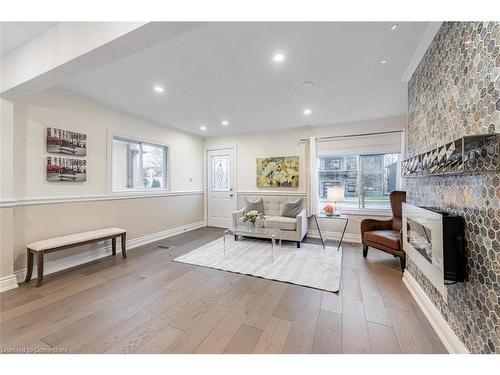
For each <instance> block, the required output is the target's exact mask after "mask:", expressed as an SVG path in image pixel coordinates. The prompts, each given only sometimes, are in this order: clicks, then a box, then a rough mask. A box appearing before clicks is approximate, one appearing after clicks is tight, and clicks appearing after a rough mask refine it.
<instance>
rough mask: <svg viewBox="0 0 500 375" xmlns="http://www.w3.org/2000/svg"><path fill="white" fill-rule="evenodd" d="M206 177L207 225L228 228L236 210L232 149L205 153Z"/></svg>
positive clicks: (234, 169)
mask: <svg viewBox="0 0 500 375" xmlns="http://www.w3.org/2000/svg"><path fill="white" fill-rule="evenodd" d="M207 177H208V181H207V192H208V194H207V197H208V198H207V225H208V226H209V227H219V228H229V227H231V221H232V213H233V211H235V210H236V195H235V193H234V187H235V186H236V168H235V160H234V149H233V148H225V149H220V150H209V151H207Z"/></svg>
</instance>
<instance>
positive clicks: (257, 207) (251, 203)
mask: <svg viewBox="0 0 500 375" xmlns="http://www.w3.org/2000/svg"><path fill="white" fill-rule="evenodd" d="M249 211H257V212H260V213H262V215H264V214H265V212H264V201H263V200H262V198H259V199H256V200H251V199H249V198H245V213H247V212H249Z"/></svg>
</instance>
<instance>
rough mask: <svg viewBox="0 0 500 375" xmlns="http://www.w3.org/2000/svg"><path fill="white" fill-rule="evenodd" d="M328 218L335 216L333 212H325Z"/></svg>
mask: <svg viewBox="0 0 500 375" xmlns="http://www.w3.org/2000/svg"><path fill="white" fill-rule="evenodd" d="M325 215H326V216H333V212H325Z"/></svg>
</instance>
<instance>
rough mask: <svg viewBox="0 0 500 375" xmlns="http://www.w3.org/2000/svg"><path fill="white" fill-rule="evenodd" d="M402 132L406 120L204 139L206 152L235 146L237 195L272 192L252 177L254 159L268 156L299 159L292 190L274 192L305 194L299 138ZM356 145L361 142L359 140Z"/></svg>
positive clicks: (301, 147) (253, 173) (394, 119)
mask: <svg viewBox="0 0 500 375" xmlns="http://www.w3.org/2000/svg"><path fill="white" fill-rule="evenodd" d="M405 128H406V118H405V117H400V118H392V119H385V120H375V121H365V122H358V123H349V124H339V125H331V126H321V127H307V128H300V129H291V130H288V131H280V132H266V133H256V134H241V135H236V136H227V137H224V136H222V137H209V138H206V139H205V147H206V148H208V149H211V148H217V147H224V146H231V145H236V147H237V165H238V191H243V192H246V191H253V192H255V191H267V192H269V191H272V190H273V189H268V188H264V189H263V188H257V184H256V176H255V159H256V158H260V157H268V156H294V155H298V156H299V158H300V159H299V163H300V176H299V178H300V180H299V187H298V188H296V189H278V190H276V189H274V191H279V192H283V191H296V192H305V159H304V158H305V146H304V144H298V141H299V140H300V139H301V138H307V137H311V136H315V137H325V136H338V135H350V134H362V133H374V132H382V131H391V130H400V129H405ZM359 142H363V140H362V139H360V141H359Z"/></svg>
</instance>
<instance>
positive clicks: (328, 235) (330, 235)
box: [307, 229, 361, 243]
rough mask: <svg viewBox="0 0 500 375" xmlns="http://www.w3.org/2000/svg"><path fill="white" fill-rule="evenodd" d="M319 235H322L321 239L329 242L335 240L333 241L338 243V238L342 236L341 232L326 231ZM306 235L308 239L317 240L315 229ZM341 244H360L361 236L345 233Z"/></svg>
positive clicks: (317, 233) (317, 234)
mask: <svg viewBox="0 0 500 375" xmlns="http://www.w3.org/2000/svg"><path fill="white" fill-rule="evenodd" d="M321 234H322V235H323V239H329V240H335V241H339V240H340V236H341V235H342V233H341V232H328V231H321ZM307 235H308V236H309V237H313V238H319V232H318V230H317V229H310V230H308V231H307ZM343 242H349V243H361V234H359V233H357V234H356V233H345V234H344V239H343Z"/></svg>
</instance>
